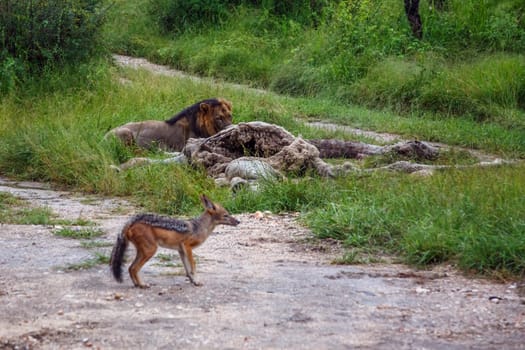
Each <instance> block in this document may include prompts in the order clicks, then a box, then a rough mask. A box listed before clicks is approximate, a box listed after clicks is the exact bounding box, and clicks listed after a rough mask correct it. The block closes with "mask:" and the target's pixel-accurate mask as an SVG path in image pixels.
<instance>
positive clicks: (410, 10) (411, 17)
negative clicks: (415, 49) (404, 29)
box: [405, 0, 423, 39]
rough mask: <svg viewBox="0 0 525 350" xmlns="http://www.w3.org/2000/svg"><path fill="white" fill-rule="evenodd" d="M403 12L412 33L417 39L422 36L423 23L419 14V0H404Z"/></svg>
mask: <svg viewBox="0 0 525 350" xmlns="http://www.w3.org/2000/svg"><path fill="white" fill-rule="evenodd" d="M405 13H406V15H407V18H408V22H409V23H410V27H411V28H412V33H413V34H414V36H415V37H416V38H418V39H422V38H423V23H421V17H420V16H419V0H405Z"/></svg>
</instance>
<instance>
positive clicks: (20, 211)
mask: <svg viewBox="0 0 525 350" xmlns="http://www.w3.org/2000/svg"><path fill="white" fill-rule="evenodd" d="M53 218H54V215H53V213H52V211H51V209H49V208H32V207H30V206H29V204H28V203H27V202H26V201H24V200H22V199H20V198H17V197H15V196H13V195H11V194H9V193H6V192H0V223H4V224H18V225H50V224H52V223H53V222H54V219H53Z"/></svg>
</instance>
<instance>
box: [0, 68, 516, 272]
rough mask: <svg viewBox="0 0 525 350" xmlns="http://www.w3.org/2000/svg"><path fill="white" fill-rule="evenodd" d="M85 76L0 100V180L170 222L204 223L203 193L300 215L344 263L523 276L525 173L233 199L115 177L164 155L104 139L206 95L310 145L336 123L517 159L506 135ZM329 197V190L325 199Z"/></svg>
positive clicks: (181, 176)
mask: <svg viewBox="0 0 525 350" xmlns="http://www.w3.org/2000/svg"><path fill="white" fill-rule="evenodd" d="M84 70H85V71H84V73H83V75H84V74H85V72H86V71H87V72H90V74H88V76H91V80H87V81H85V83H78V82H77V79H76V78H75V76H74V74H73V73H71V72H64V73H62V74H64V75H63V76H62V75H60V74H59V73H56V75H55V76H54V78H53V79H46V81H47V82H50V83H49V84H48V85H44V84H40V83H35V85H33V86H30V87H28V90H27V91H30V92H26V94H27V95H26V96H24V95H23V94H14V95H12V96H8V97H6V98H4V99H3V100H2V103H1V105H0V108H1V113H0V125H1V127H0V138H1V139H2V143H1V144H0V173H1V174H3V175H7V176H12V177H17V178H24V179H34V180H39V181H50V182H53V183H55V184H56V185H58V186H63V187H66V188H72V189H77V190H81V191H85V192H93V193H100V194H105V195H114V196H126V197H128V198H130V199H131V200H133V201H135V202H136V203H137V204H139V205H142V206H143V207H144V210H148V211H155V212H160V213H167V214H176V215H181V214H182V215H194V214H196V213H198V212H199V211H200V205H199V202H198V194H200V193H203V192H204V193H207V194H209V195H210V197H212V198H214V199H216V200H218V201H221V202H223V203H224V204H225V205H226V206H227V207H228V208H229V209H231V210H232V211H233V212H236V213H239V212H251V211H255V210H271V211H273V212H276V213H278V212H290V211H297V212H300V213H301V217H302V220H303V222H304V223H305V224H306V225H308V226H309V227H311V228H312V229H313V231H314V232H315V233H316V234H317V235H319V237H332V238H336V239H340V240H342V241H343V242H344V243H345V245H346V246H347V247H348V249H349V252H351V254H350V255H347V261H348V262H350V261H359V260H360V259H361V258H359V257H361V256H363V254H364V255H366V254H376V253H378V252H386V253H388V254H395V255H397V256H399V257H400V259H401V260H403V261H406V262H408V263H413V264H416V265H428V264H434V263H440V262H444V261H447V262H451V263H456V264H458V266H460V267H461V268H463V269H465V270H466V271H473V272H479V273H484V274H497V275H498V276H512V275H519V274H520V273H521V271H523V267H524V266H525V260H524V256H525V254H523V253H524V252H523V247H524V241H523V240H524V237H525V235H524V233H523V232H524V230H525V227H524V225H525V217H524V215H523V213H525V201H524V198H525V192H524V189H525V183H524V180H525V179H524V177H523V176H522V174H523V172H524V170H525V166H523V165H516V166H502V167H498V168H493V169H478V170H463V171H444V172H439V173H438V174H436V175H435V176H434V177H431V178H425V179H418V178H414V177H410V176H407V175H404V174H397V175H394V174H375V175H358V174H356V175H354V176H349V177H345V178H339V179H335V180H326V179H320V178H317V177H315V176H313V177H308V178H301V179H296V181H282V182H277V183H267V184H264V185H263V186H262V188H261V191H260V192H257V193H252V192H240V193H238V194H237V195H236V196H232V195H231V194H230V192H229V190H227V189H224V188H217V187H215V185H214V182H213V180H211V179H209V178H207V177H206V176H205V174H204V172H203V171H201V170H199V169H193V168H191V167H188V166H177V165H159V164H157V165H151V166H146V167H138V168H133V169H130V170H128V171H125V172H120V173H118V172H115V171H114V170H112V169H111V168H110V165H111V164H117V163H120V162H122V161H125V160H127V159H129V158H130V157H132V156H136V155H139V156H158V154H155V153H151V152H145V151H137V150H130V149H127V148H124V147H123V146H122V145H120V144H118V143H113V142H108V141H105V140H104V139H103V136H104V134H105V132H106V131H107V130H109V129H110V128H112V127H114V126H116V125H120V124H122V123H124V122H127V121H131V120H143V119H164V118H167V117H169V116H170V115H172V114H173V113H175V111H178V110H180V109H182V108H183V107H185V106H187V105H189V104H192V103H194V102H195V101H196V100H199V99H202V98H206V97H209V96H227V97H228V98H230V99H231V100H232V101H233V102H234V116H235V120H236V121H237V122H238V121H250V120H263V121H267V122H271V123H276V124H279V125H283V126H285V127H286V128H287V129H288V130H290V131H291V132H292V133H294V134H302V135H303V136H304V137H312V138H313V137H341V136H342V135H341V134H340V133H339V134H334V133H329V132H326V131H319V130H315V129H310V128H308V127H307V126H305V125H304V124H303V123H301V122H300V121H298V119H299V120H300V119H301V118H302V119H309V118H322V119H328V118H330V117H333V118H334V120H338V118H340V119H342V120H344V121H345V122H349V123H350V124H352V125H364V126H368V127H371V128H375V127H377V128H378V129H381V128H382V127H381V125H383V124H385V125H386V128H387V129H389V128H390V127H392V128H394V129H398V130H405V132H406V134H407V135H412V136H424V135H426V134H425V133H426V132H429V130H431V132H432V133H433V134H434V135H436V136H435V138H437V139H441V140H443V139H445V140H447V139H449V140H453V139H454V138H458V139H461V135H466V134H467V133H468V132H470V133H471V134H475V135H477V138H478V139H479V140H480V141H479V143H478V144H477V145H478V146H479V147H481V148H485V149H491V148H492V147H494V148H495V150H497V151H499V152H502V153H506V152H509V153H512V154H514V155H518V154H522V153H520V152H523V148H522V146H520V143H519V142H516V141H513V142H511V141H509V142H510V144H511V145H512V146H509V148H508V149H507V148H505V147H507V146H501V145H505V140H507V139H510V140H512V139H513V138H512V137H511V136H509V135H512V133H511V132H504V131H501V133H496V132H495V133H493V136H491V137H492V141H490V142H489V143H487V139H490V138H489V137H487V135H488V134H487V130H488V129H487V125H484V124H479V123H478V122H476V121H472V120H469V119H464V120H461V123H462V124H451V125H448V124H447V123H437V121H436V120H435V119H433V118H430V117H428V118H425V117H419V118H417V119H415V120H417V123H414V120H411V118H407V117H404V116H397V115H395V114H391V113H387V112H374V111H369V110H365V109H363V108H358V107H351V108H349V107H346V106H345V105H337V104H334V103H333V102H330V101H326V100H320V99H296V98H290V97H283V96H279V95H275V94H272V93H268V94H260V93H256V92H251V91H249V90H243V89H238V88H232V87H230V86H228V85H227V84H210V83H209V82H196V81H192V80H190V79H175V78H169V77H163V76H158V75H153V74H151V73H149V72H145V71H135V70H132V69H118V68H115V67H111V66H110V65H109V64H108V63H107V62H99V63H97V64H92V65H90V66H89V67H85V68H84ZM68 79H70V80H71V82H68ZM53 82H54V83H53ZM73 82H76V83H75V84H74V83H73ZM71 87H73V88H71ZM29 96H31V98H30V99H29V98H28V97H29ZM451 120H455V121H456V122H455V123H457V122H458V120H457V119H451ZM390 123H391V124H392V125H394V126H390ZM396 125H397V126H396ZM458 125H459V126H458ZM496 126H497V125H496ZM383 127H385V126H383ZM404 128H406V129H404ZM483 135H485V137H484V136H483ZM498 135H499V136H498ZM518 136H519V135H518V134H516V136H515V138H516V139H518V140H519V137H518ZM481 140H485V141H481ZM520 142H522V140H521V141H520ZM498 145H499V146H498ZM498 147H499V148H498ZM512 149H519V150H520V151H519V152H517V153H516V152H515V151H512ZM503 150H504V151H503ZM327 186H330V188H331V189H333V190H330V191H326V188H327ZM349 256H350V257H352V259H348V257H349Z"/></svg>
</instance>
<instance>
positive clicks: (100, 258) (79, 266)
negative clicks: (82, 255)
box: [65, 252, 110, 271]
mask: <svg viewBox="0 0 525 350" xmlns="http://www.w3.org/2000/svg"><path fill="white" fill-rule="evenodd" d="M109 259H110V257H109V256H108V255H105V254H103V253H99V252H97V253H95V255H94V257H92V258H89V259H86V260H84V261H81V262H79V263H75V264H69V265H67V266H66V267H65V269H66V270H67V271H78V270H87V269H91V268H93V267H95V266H97V265H107V264H109Z"/></svg>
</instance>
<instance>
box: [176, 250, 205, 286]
mask: <svg viewBox="0 0 525 350" xmlns="http://www.w3.org/2000/svg"><path fill="white" fill-rule="evenodd" d="M179 255H180V259H181V260H182V264H183V265H184V269H185V270H186V276H188V278H189V279H190V282H191V283H192V284H193V285H194V286H202V283H200V282H197V281H196V280H195V261H194V260H193V252H192V250H191V247H186V246H185V245H184V244H181V245H180V248H179Z"/></svg>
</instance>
